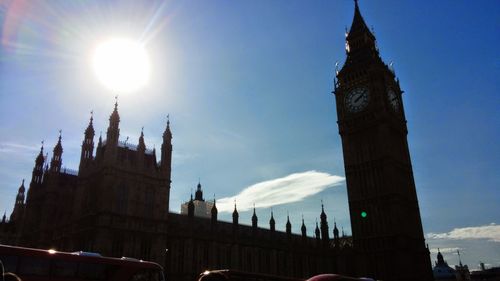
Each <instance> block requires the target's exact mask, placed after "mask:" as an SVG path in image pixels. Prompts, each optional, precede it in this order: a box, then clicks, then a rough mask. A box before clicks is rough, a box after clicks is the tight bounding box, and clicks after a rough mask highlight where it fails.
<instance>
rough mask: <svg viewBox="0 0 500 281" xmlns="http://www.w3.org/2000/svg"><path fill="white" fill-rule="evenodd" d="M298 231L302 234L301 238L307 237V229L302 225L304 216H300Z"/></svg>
mask: <svg viewBox="0 0 500 281" xmlns="http://www.w3.org/2000/svg"><path fill="white" fill-rule="evenodd" d="M300 231H301V232H302V238H306V237H307V228H306V224H305V223H304V215H302V226H301V227H300Z"/></svg>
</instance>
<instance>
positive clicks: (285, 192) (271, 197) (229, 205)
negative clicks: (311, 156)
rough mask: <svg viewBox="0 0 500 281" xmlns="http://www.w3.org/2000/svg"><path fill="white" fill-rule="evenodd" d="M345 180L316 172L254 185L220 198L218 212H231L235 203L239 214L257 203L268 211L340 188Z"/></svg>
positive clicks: (257, 205) (297, 174)
mask: <svg viewBox="0 0 500 281" xmlns="http://www.w3.org/2000/svg"><path fill="white" fill-rule="evenodd" d="M344 180H345V178H344V177H341V176H335V175H330V174H328V173H322V172H317V171H307V172H302V173H295V174H290V175H288V176H285V177H282V178H277V179H273V180H268V181H263V182H259V183H256V184H254V185H251V186H249V187H247V188H245V189H243V190H242V191H241V192H240V193H239V194H238V195H236V196H232V197H225V198H222V199H219V200H217V209H218V210H219V211H220V212H232V211H233V208H234V201H235V200H236V203H237V207H238V210H239V211H247V210H250V209H251V208H253V204H254V203H255V206H256V207H257V208H266V207H271V206H276V205H281V204H287V203H292V202H298V201H301V200H303V199H304V198H306V197H308V196H311V195H314V194H317V193H319V192H321V191H323V190H325V189H326V188H328V187H333V186H337V185H339V184H341V183H342V182H344Z"/></svg>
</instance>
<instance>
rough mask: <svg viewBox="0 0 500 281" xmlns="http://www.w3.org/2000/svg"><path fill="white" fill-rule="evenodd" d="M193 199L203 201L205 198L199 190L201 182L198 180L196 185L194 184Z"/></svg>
mask: <svg viewBox="0 0 500 281" xmlns="http://www.w3.org/2000/svg"><path fill="white" fill-rule="evenodd" d="M194 200H198V201H205V199H203V191H202V190H201V183H200V182H198V185H197V186H196V192H195V194H194Z"/></svg>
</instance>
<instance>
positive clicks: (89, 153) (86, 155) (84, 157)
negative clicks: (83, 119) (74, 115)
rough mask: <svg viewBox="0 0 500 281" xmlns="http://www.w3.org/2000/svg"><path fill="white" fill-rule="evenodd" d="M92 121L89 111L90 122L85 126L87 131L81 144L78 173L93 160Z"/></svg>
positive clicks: (91, 113)
mask: <svg viewBox="0 0 500 281" xmlns="http://www.w3.org/2000/svg"><path fill="white" fill-rule="evenodd" d="M93 120H94V116H93V111H91V112H90V122H89V125H88V126H87V129H85V133H84V137H83V142H82V154H81V156H80V168H79V171H80V172H81V171H82V170H83V169H84V168H85V167H86V166H88V165H89V164H90V163H91V161H92V159H93V154H94V135H95V131H94V126H93V124H92V122H93Z"/></svg>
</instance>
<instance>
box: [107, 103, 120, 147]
mask: <svg viewBox="0 0 500 281" xmlns="http://www.w3.org/2000/svg"><path fill="white" fill-rule="evenodd" d="M119 125H120V115H119V114H118V97H116V98H115V108H114V110H113V112H112V113H111V115H110V116H109V126H108V131H107V133H106V147H107V149H106V151H110V148H116V147H117V146H118V138H119V137H120V126H119ZM111 150H113V151H115V150H114V149H111Z"/></svg>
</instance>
